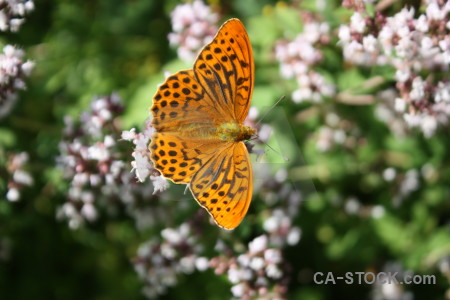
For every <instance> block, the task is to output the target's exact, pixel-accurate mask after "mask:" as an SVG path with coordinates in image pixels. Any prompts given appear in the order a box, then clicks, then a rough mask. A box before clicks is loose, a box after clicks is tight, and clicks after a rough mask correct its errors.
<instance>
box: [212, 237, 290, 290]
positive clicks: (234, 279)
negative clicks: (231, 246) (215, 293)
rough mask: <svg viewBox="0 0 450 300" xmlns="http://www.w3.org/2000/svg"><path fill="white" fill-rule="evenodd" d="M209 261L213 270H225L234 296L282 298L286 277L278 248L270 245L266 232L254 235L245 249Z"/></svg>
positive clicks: (284, 266) (222, 271) (285, 288)
mask: <svg viewBox="0 0 450 300" xmlns="http://www.w3.org/2000/svg"><path fill="white" fill-rule="evenodd" d="M209 264H210V266H211V267H212V268H213V269H214V272H215V273H216V274H218V275H220V274H225V273H226V274H227V276H228V280H229V281H230V282H231V283H232V284H233V286H232V287H231V293H232V294H233V296H234V297H235V298H238V299H254V298H257V299H283V298H284V297H285V294H286V292H287V284H288V282H289V281H288V277H287V275H286V274H285V273H284V271H283V270H285V269H286V265H285V263H284V261H283V256H282V253H281V250H280V249H279V248H276V247H271V246H270V243H269V238H268V237H267V235H261V236H258V237H256V238H254V239H253V240H252V241H251V242H250V243H249V244H248V250H247V252H245V253H243V254H241V255H239V256H237V257H227V256H223V255H221V256H218V257H214V258H212V259H211V260H210V262H209Z"/></svg>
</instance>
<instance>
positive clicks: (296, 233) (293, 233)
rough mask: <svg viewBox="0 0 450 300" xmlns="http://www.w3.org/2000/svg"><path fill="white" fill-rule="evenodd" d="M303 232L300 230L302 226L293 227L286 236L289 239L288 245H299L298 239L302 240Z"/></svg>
mask: <svg viewBox="0 0 450 300" xmlns="http://www.w3.org/2000/svg"><path fill="white" fill-rule="evenodd" d="M301 234H302V231H301V230H300V228H298V227H292V228H291V229H290V230H289V233H288V235H287V237H286V241H287V243H288V245H290V246H294V245H297V243H298V241H299V240H300V237H301Z"/></svg>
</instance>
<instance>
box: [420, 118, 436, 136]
mask: <svg viewBox="0 0 450 300" xmlns="http://www.w3.org/2000/svg"><path fill="white" fill-rule="evenodd" d="M437 125H438V124H437V120H436V118H435V117H434V116H430V115H426V116H424V117H423V119H422V124H421V128H422V131H423V134H424V135H425V137H426V138H430V137H432V136H433V135H434V132H435V131H436V129H437Z"/></svg>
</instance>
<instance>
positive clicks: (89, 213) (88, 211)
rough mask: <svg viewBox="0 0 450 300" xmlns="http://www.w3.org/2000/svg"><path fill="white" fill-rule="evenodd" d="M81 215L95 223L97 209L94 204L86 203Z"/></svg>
mask: <svg viewBox="0 0 450 300" xmlns="http://www.w3.org/2000/svg"><path fill="white" fill-rule="evenodd" d="M81 214H82V215H83V216H84V217H85V218H86V219H87V220H89V221H94V220H96V219H97V215H98V214H97V209H96V208H95V206H94V205H92V203H86V204H84V205H83V207H82V208H81Z"/></svg>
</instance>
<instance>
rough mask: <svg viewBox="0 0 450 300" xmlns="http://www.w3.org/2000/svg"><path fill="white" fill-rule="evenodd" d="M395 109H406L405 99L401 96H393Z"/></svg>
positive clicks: (403, 110) (399, 110) (402, 110)
mask: <svg viewBox="0 0 450 300" xmlns="http://www.w3.org/2000/svg"><path fill="white" fill-rule="evenodd" d="M394 107H395V110H396V111H398V112H405V110H406V101H405V100H404V99H402V98H395V105H394Z"/></svg>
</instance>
